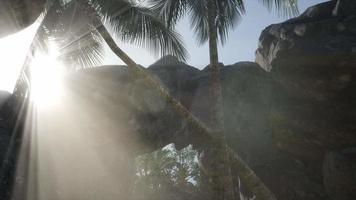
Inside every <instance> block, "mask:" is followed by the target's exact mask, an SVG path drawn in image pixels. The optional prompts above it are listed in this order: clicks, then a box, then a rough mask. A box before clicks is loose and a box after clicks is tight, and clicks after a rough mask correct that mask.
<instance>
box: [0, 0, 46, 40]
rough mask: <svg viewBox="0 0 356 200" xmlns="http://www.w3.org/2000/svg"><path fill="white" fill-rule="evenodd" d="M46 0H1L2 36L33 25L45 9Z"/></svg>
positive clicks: (0, 30)
mask: <svg viewBox="0 0 356 200" xmlns="http://www.w3.org/2000/svg"><path fill="white" fill-rule="evenodd" d="M45 2H46V0H1V1H0V38H1V37H4V36H7V35H9V34H12V33H15V32H17V31H20V30H22V29H24V28H26V27H27V26H29V25H31V24H32V23H33V22H34V21H35V20H36V19H37V18H38V16H39V15H40V14H41V12H43V11H44V5H45Z"/></svg>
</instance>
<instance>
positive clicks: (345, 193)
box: [323, 147, 356, 200]
mask: <svg viewBox="0 0 356 200" xmlns="http://www.w3.org/2000/svg"><path fill="white" fill-rule="evenodd" d="M323 182H324V185H325V189H326V192H327V193H328V195H329V196H330V197H332V198H333V199H339V200H348V199H356V193H355V191H356V148H355V147H353V148H352V147H351V148H348V149H344V150H342V151H341V152H330V153H328V154H327V155H325V158H324V162H323Z"/></svg>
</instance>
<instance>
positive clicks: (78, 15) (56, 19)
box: [36, 0, 104, 69]
mask: <svg viewBox="0 0 356 200" xmlns="http://www.w3.org/2000/svg"><path fill="white" fill-rule="evenodd" d="M36 37H38V38H39V40H38V41H39V44H37V46H41V47H43V48H42V49H41V51H42V52H47V53H48V51H49V47H50V45H51V44H52V43H55V44H56V46H57V49H58V50H59V55H58V59H59V60H60V61H61V62H62V63H64V64H65V66H66V67H67V68H68V69H78V68H88V67H94V66H97V65H100V64H101V63H102V60H103V52H104V50H103V41H102V39H101V37H100V36H99V33H98V32H97V31H96V29H95V28H94V27H92V26H91V25H90V23H89V21H88V19H87V17H86V16H85V14H84V13H83V12H81V11H80V10H78V8H77V6H76V4H75V2H74V1H64V0H61V1H54V2H53V4H52V6H51V7H50V8H49V9H48V10H47V12H46V16H45V19H44V22H43V23H42V25H41V26H40V27H39V30H38V32H37V34H36Z"/></svg>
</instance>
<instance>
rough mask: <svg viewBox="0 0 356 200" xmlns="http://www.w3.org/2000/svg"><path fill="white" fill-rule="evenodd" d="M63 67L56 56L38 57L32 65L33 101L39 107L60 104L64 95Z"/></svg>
mask: <svg viewBox="0 0 356 200" xmlns="http://www.w3.org/2000/svg"><path fill="white" fill-rule="evenodd" d="M62 79H63V66H62V65H61V64H60V63H59V62H58V61H57V60H56V58H55V56H53V55H51V54H49V55H42V54H41V55H37V56H36V57H35V60H34V61H33V63H32V64H31V100H32V101H33V102H34V103H35V105H37V106H38V107H48V106H53V105H56V104H58V103H59V102H60V101H61V98H62V95H63V82H62V81H63V80H62Z"/></svg>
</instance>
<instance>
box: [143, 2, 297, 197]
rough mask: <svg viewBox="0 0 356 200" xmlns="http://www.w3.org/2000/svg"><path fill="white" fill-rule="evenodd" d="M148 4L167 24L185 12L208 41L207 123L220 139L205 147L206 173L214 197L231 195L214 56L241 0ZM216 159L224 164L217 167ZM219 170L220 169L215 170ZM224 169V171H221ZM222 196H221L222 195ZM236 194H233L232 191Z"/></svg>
mask: <svg viewBox="0 0 356 200" xmlns="http://www.w3.org/2000/svg"><path fill="white" fill-rule="evenodd" d="M149 2H150V4H151V5H152V8H153V9H154V10H156V12H157V13H159V15H160V16H161V17H163V18H164V19H165V21H166V22H167V24H168V26H172V25H174V24H175V23H176V22H177V21H179V20H180V19H181V18H182V17H183V16H184V15H185V14H189V17H190V19H191V26H192V28H193V30H194V32H195V34H196V36H197V39H198V41H199V42H200V44H203V43H206V42H209V54H210V66H209V67H210V73H209V77H210V78H209V80H210V81H209V84H210V85H209V94H210V98H211V99H210V100H211V105H210V108H211V113H210V114H211V115H210V127H211V129H212V132H213V134H214V137H215V138H216V139H217V140H220V141H221V142H218V143H215V144H212V146H211V147H212V148H210V149H209V150H207V151H208V152H205V153H208V154H210V155H206V157H207V158H208V159H212V160H211V161H210V162H209V163H211V164H212V165H214V166H211V168H212V169H214V170H213V171H210V172H208V173H210V174H211V176H212V177H216V178H213V179H212V182H214V184H212V187H213V190H214V197H213V198H214V199H226V198H228V199H233V197H232V196H234V194H233V192H232V191H233V186H232V178H231V176H230V173H229V170H230V169H229V167H228V162H229V158H228V157H227V152H225V150H224V149H226V141H225V135H224V123H223V113H222V91H221V83H220V66H219V56H218V42H219V41H220V42H221V43H222V44H224V43H225V42H226V39H227V37H228V31H229V29H231V28H234V27H235V26H236V24H237V22H238V21H239V20H240V18H241V15H242V14H243V13H244V12H245V7H244V1H243V0H149ZM261 2H262V3H263V4H264V5H265V6H267V8H268V9H269V10H271V9H272V7H276V9H277V10H278V11H280V13H282V14H284V15H293V14H297V13H298V8H297V3H296V0H261ZM220 163H224V164H223V165H222V166H225V167H223V168H221V169H219V168H217V167H218V165H221V164H220ZM219 171H220V173H219ZM223 172H225V173H223ZM224 196H225V197H224ZM235 196H236V195H235Z"/></svg>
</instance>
